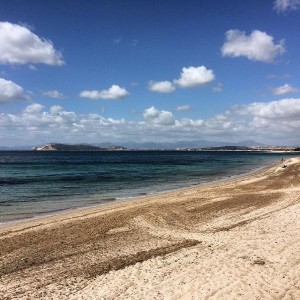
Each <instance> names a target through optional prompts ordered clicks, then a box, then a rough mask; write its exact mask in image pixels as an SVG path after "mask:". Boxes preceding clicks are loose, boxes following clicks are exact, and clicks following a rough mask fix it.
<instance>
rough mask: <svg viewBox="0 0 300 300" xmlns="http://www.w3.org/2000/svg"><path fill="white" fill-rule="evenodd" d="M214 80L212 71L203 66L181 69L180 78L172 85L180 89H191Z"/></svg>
mask: <svg viewBox="0 0 300 300" xmlns="http://www.w3.org/2000/svg"><path fill="white" fill-rule="evenodd" d="M214 79H215V75H214V72H213V70H209V69H207V68H206V67H205V66H200V67H188V68H185V67H183V68H182V71H181V74H180V78H179V79H176V80H174V83H175V84H176V85H177V86H179V87H181V88H191V87H197V86H202V85H205V84H207V83H209V82H211V81H213V80H214Z"/></svg>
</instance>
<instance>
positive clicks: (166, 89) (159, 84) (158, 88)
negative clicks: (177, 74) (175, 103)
mask: <svg viewBox="0 0 300 300" xmlns="http://www.w3.org/2000/svg"><path fill="white" fill-rule="evenodd" d="M148 88H149V90H150V91H152V92H157V93H164V94H168V93H172V92H174V91H175V86H174V85H173V83H172V82H170V81H153V80H151V81H149V83H148Z"/></svg>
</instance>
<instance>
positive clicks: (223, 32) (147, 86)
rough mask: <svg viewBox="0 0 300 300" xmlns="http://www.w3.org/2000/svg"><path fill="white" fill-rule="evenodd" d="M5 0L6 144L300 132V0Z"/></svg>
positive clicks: (295, 135) (280, 141)
mask: <svg viewBox="0 0 300 300" xmlns="http://www.w3.org/2000/svg"><path fill="white" fill-rule="evenodd" d="M0 6H1V10H0V146H18V145H40V144H43V143H47V142H66V143H82V142H84V143H102V142H113V143H118V144H122V142H125V141H135V142H147V141H155V142H158V141H160V142H164V141H168V142H176V141H178V140H181V141H182V140H186V141H197V140H203V139H205V140H211V141H226V142H228V144H230V142H239V141H243V140H249V139H250V140H256V141H257V142H262V143H265V144H271V145H298V144H299V135H300V134H299V132H300V97H299V95H300V82H299V78H300V76H299V63H300V51H299V48H300V36H299V30H298V28H300V0H276V1H274V0H270V1H267V0H265V1H261V0H257V1H255V0H252V1H250V0H249V1H246V0H238V1H237V0H231V1H227V0H223V1H217V0H210V1H188V0H187V1H167V0H165V1H140V0H139V1H134V0H132V1H121V0H119V1H113V0H111V1H101V0H99V1H96V0H89V1H79V0H78V1H71V0H68V1H67V0H62V1H50V0H48V1H46V0H45V1H36V0H35V1H34V0H27V1H21V0H20V1H17V0H9V1H8V0H7V1H6V0H0Z"/></svg>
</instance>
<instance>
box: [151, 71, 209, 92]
mask: <svg viewBox="0 0 300 300" xmlns="http://www.w3.org/2000/svg"><path fill="white" fill-rule="evenodd" d="M214 79H215V74H214V72H213V70H209V69H207V68H206V67H205V66H199V67H188V68H186V67H183V68H182V71H181V74H180V77H179V79H174V80H173V81H172V82H171V81H167V80H166V81H153V80H151V81H149V84H148V89H149V90H150V91H152V92H158V93H172V92H174V91H175V90H176V87H179V88H194V87H199V86H203V85H206V84H208V83H209V82H211V81H213V80H214Z"/></svg>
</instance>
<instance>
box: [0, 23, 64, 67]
mask: <svg viewBox="0 0 300 300" xmlns="http://www.w3.org/2000/svg"><path fill="white" fill-rule="evenodd" d="M0 63H2V64H28V63H31V64H35V63H43V64H47V65H63V64H64V61H63V58H62V54H61V53H60V52H59V51H57V50H56V49H55V48H54V47H53V44H52V42H51V41H49V40H46V39H44V38H40V37H39V36H37V35H36V34H34V33H33V32H32V31H31V30H30V29H28V28H27V27H25V26H22V25H18V24H12V23H9V22H0Z"/></svg>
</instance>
